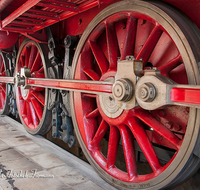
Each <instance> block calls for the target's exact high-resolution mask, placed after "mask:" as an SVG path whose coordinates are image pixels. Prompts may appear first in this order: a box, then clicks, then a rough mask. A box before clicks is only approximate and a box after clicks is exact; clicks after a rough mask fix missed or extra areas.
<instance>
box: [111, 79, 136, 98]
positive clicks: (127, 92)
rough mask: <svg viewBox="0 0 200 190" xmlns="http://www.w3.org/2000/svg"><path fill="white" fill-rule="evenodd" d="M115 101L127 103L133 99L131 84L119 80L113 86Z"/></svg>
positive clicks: (125, 80) (126, 80)
mask: <svg viewBox="0 0 200 190" xmlns="http://www.w3.org/2000/svg"><path fill="white" fill-rule="evenodd" d="M113 96H114V98H115V100H118V101H124V102H127V101H129V100H130V99H131V98H132V97H133V84H132V82H131V81H130V80H128V79H120V80H117V81H116V82H115V84H114V85H113Z"/></svg>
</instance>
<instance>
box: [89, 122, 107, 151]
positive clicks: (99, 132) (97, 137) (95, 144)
mask: <svg viewBox="0 0 200 190" xmlns="http://www.w3.org/2000/svg"><path fill="white" fill-rule="evenodd" d="M108 129H109V126H108V124H107V123H106V122H105V120H102V121H101V124H100V126H99V128H98V130H97V132H96V134H95V136H94V138H93V140H92V141H91V142H90V146H91V148H92V149H97V148H98V147H99V143H100V142H101V140H102V139H103V137H104V136H105V134H106V132H107V131H108Z"/></svg>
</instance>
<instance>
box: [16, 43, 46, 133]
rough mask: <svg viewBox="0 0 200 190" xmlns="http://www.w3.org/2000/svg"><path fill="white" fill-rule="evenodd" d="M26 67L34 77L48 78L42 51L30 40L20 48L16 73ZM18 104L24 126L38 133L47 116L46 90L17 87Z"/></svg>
mask: <svg viewBox="0 0 200 190" xmlns="http://www.w3.org/2000/svg"><path fill="white" fill-rule="evenodd" d="M24 67H27V68H30V71H31V76H32V77H34V78H46V67H45V62H44V55H43V53H42V50H41V48H40V47H39V45H38V44H36V43H35V42H33V41H30V40H29V41H25V43H23V44H22V45H21V47H20V50H19V53H18V58H17V64H16V71H15V72H17V73H18V72H20V70H21V68H24ZM16 102H17V107H18V111H19V115H20V118H21V120H22V121H23V123H24V125H25V126H26V127H27V128H28V129H29V131H37V129H38V128H40V123H41V121H42V120H43V117H44V115H45V113H44V112H45V111H44V110H45V104H46V89H44V88H39V87H31V88H30V89H24V88H23V87H16Z"/></svg>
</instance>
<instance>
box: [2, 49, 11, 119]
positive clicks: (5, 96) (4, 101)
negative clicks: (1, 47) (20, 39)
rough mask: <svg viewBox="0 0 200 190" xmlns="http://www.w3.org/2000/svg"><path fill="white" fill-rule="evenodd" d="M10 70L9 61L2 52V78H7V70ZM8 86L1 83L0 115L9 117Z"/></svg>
mask: <svg viewBox="0 0 200 190" xmlns="http://www.w3.org/2000/svg"><path fill="white" fill-rule="evenodd" d="M7 68H8V63H7V60H6V59H5V56H4V54H3V53H2V52H0V77H1V76H6V69H7ZM8 102H9V98H8V85H7V84H6V83H0V115H7V114H8V113H9V106H8Z"/></svg>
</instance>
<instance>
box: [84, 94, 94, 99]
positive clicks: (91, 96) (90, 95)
mask: <svg viewBox="0 0 200 190" xmlns="http://www.w3.org/2000/svg"><path fill="white" fill-rule="evenodd" d="M83 97H88V98H96V97H97V95H96V94H88V93H87V94H86V93H83Z"/></svg>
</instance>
